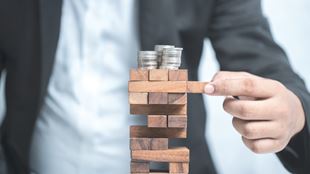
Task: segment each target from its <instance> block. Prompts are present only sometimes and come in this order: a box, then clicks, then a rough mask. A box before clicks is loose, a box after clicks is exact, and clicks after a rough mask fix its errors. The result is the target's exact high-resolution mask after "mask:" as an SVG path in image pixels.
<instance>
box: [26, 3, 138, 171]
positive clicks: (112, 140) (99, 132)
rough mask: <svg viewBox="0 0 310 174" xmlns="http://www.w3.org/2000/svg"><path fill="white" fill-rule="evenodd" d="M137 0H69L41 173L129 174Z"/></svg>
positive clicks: (40, 134) (34, 158)
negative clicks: (130, 85) (129, 93)
mask: <svg viewBox="0 0 310 174" xmlns="http://www.w3.org/2000/svg"><path fill="white" fill-rule="evenodd" d="M135 12H136V10H135V2H134V0H64V1H63V7H62V18H61V29H60V38H59V42H58V48H57V52H56V59H55V65H54V70H53V73H52V76H51V79H50V83H49V86H48V93H47V96H46V98H45V102H44V105H43V108H42V110H41V114H40V116H39V119H38V121H37V123H36V128H35V132H34V136H33V143H32V147H31V164H30V165H31V169H32V170H33V173H40V174H97V173H98V174H105V173H107V174H125V173H129V164H130V152H129V139H128V135H129V124H132V123H131V122H130V120H132V119H131V117H130V116H129V109H128V99H127V97H128V96H127V81H128V73H129V69H130V68H131V67H134V64H136V52H137V50H138V37H137V30H136V17H135Z"/></svg>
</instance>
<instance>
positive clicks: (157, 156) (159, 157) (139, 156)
mask: <svg viewBox="0 0 310 174" xmlns="http://www.w3.org/2000/svg"><path fill="white" fill-rule="evenodd" d="M131 159H133V160H142V161H154V162H189V149H188V148H186V147H181V148H173V149H167V150H134V151H132V152H131Z"/></svg>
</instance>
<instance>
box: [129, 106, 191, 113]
mask: <svg viewBox="0 0 310 174" xmlns="http://www.w3.org/2000/svg"><path fill="white" fill-rule="evenodd" d="M186 106H187V105H175V104H166V105H151V104H149V105H135V104H131V105H130V114H136V115H185V114H186V112H187V107H186Z"/></svg>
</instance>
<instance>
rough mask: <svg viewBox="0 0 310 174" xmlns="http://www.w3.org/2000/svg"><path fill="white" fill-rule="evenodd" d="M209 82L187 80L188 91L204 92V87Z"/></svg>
mask: <svg viewBox="0 0 310 174" xmlns="http://www.w3.org/2000/svg"><path fill="white" fill-rule="evenodd" d="M207 84H208V82H196V81H188V82H187V92H188V93H204V87H205V86H206V85H207Z"/></svg>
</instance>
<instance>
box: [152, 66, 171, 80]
mask: <svg viewBox="0 0 310 174" xmlns="http://www.w3.org/2000/svg"><path fill="white" fill-rule="evenodd" d="M149 80H150V81H168V70H166V69H151V70H150V71H149Z"/></svg>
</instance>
